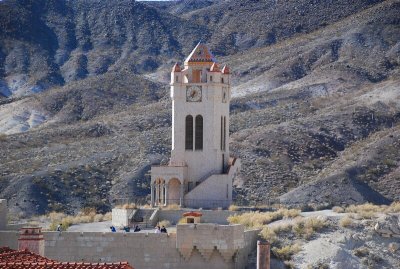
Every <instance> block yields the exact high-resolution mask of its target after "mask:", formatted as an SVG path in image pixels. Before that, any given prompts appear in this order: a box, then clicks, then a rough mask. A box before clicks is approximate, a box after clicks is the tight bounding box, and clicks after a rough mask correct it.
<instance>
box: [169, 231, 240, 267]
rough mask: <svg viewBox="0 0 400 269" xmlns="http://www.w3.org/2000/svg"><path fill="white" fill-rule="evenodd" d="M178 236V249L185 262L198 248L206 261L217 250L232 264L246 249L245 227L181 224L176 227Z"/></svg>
mask: <svg viewBox="0 0 400 269" xmlns="http://www.w3.org/2000/svg"><path fill="white" fill-rule="evenodd" d="M176 235H177V239H176V247H177V249H178V250H179V252H180V254H181V255H182V257H183V258H184V259H185V260H189V259H190V257H191V255H192V252H193V250H194V249H195V248H196V249H197V250H198V251H199V252H200V254H201V255H202V256H203V258H204V259H205V260H206V261H208V260H209V259H210V257H211V254H212V253H213V252H214V251H215V250H216V251H218V252H219V253H220V255H221V256H222V257H223V258H224V260H225V261H226V262H230V261H232V259H233V257H234V255H235V254H236V253H237V251H238V250H240V249H242V248H244V247H245V241H244V226H243V225H217V224H211V223H204V224H202V223H200V224H181V225H177V227H176Z"/></svg>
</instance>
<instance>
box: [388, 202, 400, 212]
mask: <svg viewBox="0 0 400 269" xmlns="http://www.w3.org/2000/svg"><path fill="white" fill-rule="evenodd" d="M385 212H386V213H400V202H393V203H392V204H391V205H390V206H389V207H387V208H386V210H385Z"/></svg>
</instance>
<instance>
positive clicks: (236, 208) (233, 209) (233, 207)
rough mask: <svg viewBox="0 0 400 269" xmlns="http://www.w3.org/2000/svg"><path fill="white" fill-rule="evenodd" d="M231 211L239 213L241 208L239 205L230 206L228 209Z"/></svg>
mask: <svg viewBox="0 0 400 269" xmlns="http://www.w3.org/2000/svg"><path fill="white" fill-rule="evenodd" d="M228 210H229V211H238V210H239V207H238V206H237V205H230V206H229V208H228Z"/></svg>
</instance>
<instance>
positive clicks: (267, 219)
mask: <svg viewBox="0 0 400 269" xmlns="http://www.w3.org/2000/svg"><path fill="white" fill-rule="evenodd" d="M299 215H300V210H298V209H286V208H281V209H278V210H277V211H274V212H247V213H243V214H235V215H232V216H229V217H228V222H229V223H230V224H243V225H244V226H246V227H247V228H261V227H262V226H264V225H265V224H268V223H271V222H273V221H275V220H280V219H283V218H295V217H297V216H299Z"/></svg>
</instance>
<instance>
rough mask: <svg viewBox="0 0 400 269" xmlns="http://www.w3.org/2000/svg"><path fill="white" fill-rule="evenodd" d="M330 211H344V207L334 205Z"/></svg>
mask: <svg viewBox="0 0 400 269" xmlns="http://www.w3.org/2000/svg"><path fill="white" fill-rule="evenodd" d="M332 211H333V212H336V213H344V208H343V207H340V206H334V207H333V208H332Z"/></svg>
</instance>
